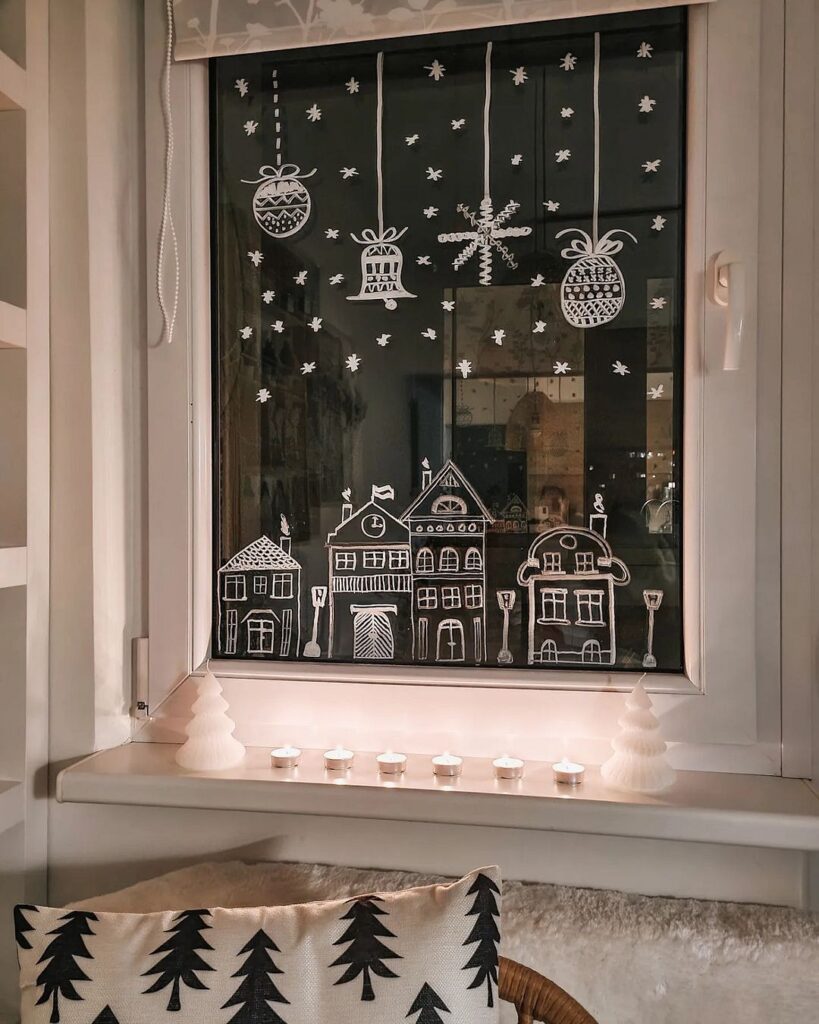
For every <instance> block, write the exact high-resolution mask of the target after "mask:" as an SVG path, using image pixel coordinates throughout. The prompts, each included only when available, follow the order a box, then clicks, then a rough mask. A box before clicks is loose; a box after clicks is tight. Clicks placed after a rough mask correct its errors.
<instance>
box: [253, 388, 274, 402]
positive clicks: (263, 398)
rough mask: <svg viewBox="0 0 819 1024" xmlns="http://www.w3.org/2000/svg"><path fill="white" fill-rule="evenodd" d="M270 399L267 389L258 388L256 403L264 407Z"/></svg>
mask: <svg viewBox="0 0 819 1024" xmlns="http://www.w3.org/2000/svg"><path fill="white" fill-rule="evenodd" d="M272 397H273V396H272V395H271V394H270V389H269V388H259V390H258V391H257V392H256V401H257V402H261V403H262V405H264V404H265V402H269V401H270V399H271V398H272Z"/></svg>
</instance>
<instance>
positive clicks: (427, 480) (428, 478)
mask: <svg viewBox="0 0 819 1024" xmlns="http://www.w3.org/2000/svg"><path fill="white" fill-rule="evenodd" d="M431 483H432V470H431V469H430V468H429V459H426V458H425V459H423V460H422V461H421V490H422V491H425V490H426V489H427V487H429V485H430V484H431Z"/></svg>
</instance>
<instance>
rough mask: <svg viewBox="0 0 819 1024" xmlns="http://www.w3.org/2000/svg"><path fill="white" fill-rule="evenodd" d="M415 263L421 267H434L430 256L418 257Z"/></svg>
mask: <svg viewBox="0 0 819 1024" xmlns="http://www.w3.org/2000/svg"><path fill="white" fill-rule="evenodd" d="M415 262H416V263H417V264H418V266H419V267H431V266H432V260H431V259H430V258H429V256H416V257H415Z"/></svg>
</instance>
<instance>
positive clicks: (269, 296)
mask: <svg viewBox="0 0 819 1024" xmlns="http://www.w3.org/2000/svg"><path fill="white" fill-rule="evenodd" d="M275 295H276V293H275V292H274V291H273V289H272V288H268V289H267V291H264V292H262V302H264V303H266V304H267V305H268V306H269V305H270V303H271V302H272V301H273V299H274V297H275Z"/></svg>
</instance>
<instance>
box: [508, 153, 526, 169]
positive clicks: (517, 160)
mask: <svg viewBox="0 0 819 1024" xmlns="http://www.w3.org/2000/svg"><path fill="white" fill-rule="evenodd" d="M510 163H511V164H512V166H513V167H520V165H521V164H522V163H523V153H515V154H514V155H513V156H512V159H511V160H510Z"/></svg>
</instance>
